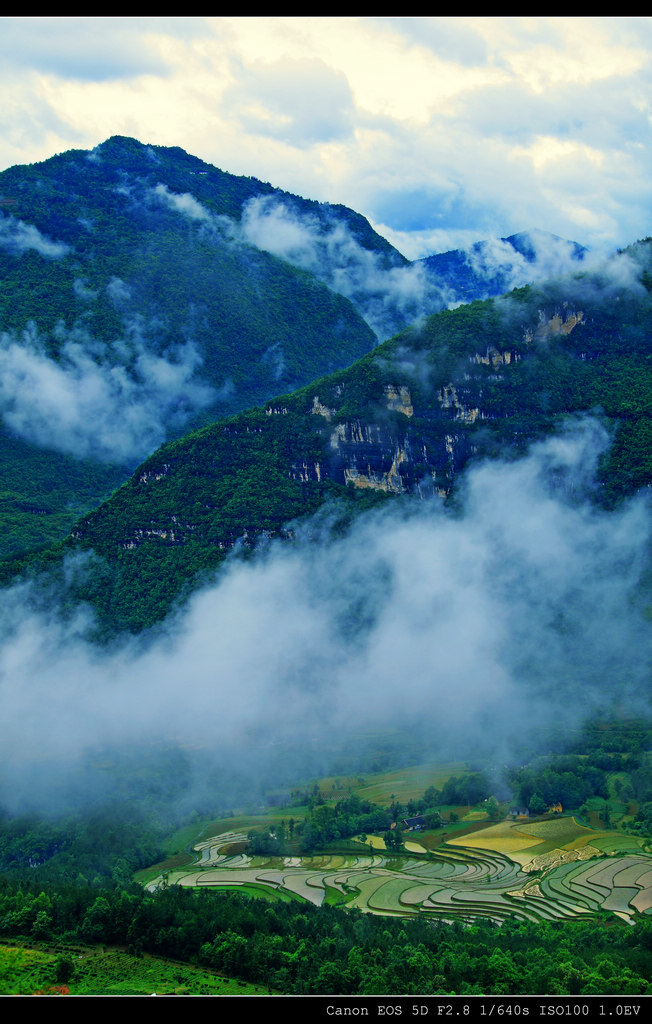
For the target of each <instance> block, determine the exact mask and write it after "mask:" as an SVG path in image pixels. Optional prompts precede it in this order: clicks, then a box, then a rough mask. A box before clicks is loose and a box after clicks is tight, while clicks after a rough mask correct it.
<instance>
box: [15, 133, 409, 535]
mask: <svg viewBox="0 0 652 1024" xmlns="http://www.w3.org/2000/svg"><path fill="white" fill-rule="evenodd" d="M264 200H266V201H272V200H273V202H274V203H276V204H278V203H281V202H282V203H283V204H284V208H287V209H290V208H292V209H293V210H296V211H297V215H298V214H299V213H300V214H301V216H303V217H304V219H305V218H309V219H310V222H311V223H316V224H319V225H322V227H323V230H324V231H326V230H327V229H329V230H330V226H331V225H333V224H335V223H336V224H337V225H339V226H340V227H341V229H342V230H345V233H346V235H347V238H349V239H351V240H353V241H352V244H353V243H355V245H356V246H357V247H358V248H359V249H360V251H364V252H366V253H368V254H369V255H370V257H371V254H373V259H374V261H375V263H376V264H377V265H378V266H380V267H393V266H396V265H401V264H403V263H405V262H406V261H405V260H404V259H403V257H401V256H400V254H399V253H397V252H396V250H394V249H393V248H392V247H391V246H390V245H389V243H387V242H386V241H385V240H384V239H382V238H381V237H380V236H379V235H377V234H376V233H375V232H374V231H373V230H372V229H371V227H370V225H369V224H368V222H367V221H366V220H365V219H364V218H363V217H361V216H360V215H359V214H356V213H355V212H354V211H352V210H347V209H346V208H344V207H341V206H339V207H331V206H329V205H328V204H319V203H313V202H310V201H308V200H303V199H300V198H299V197H297V196H291V195H289V194H287V193H283V192H281V191H280V190H278V189H275V188H273V187H272V186H271V185H267V184H265V183H263V182H260V181H257V180H255V179H252V178H244V177H237V176H235V175H231V174H227V173H225V172H223V171H220V170H218V169H217V168H215V167H211V166H210V165H208V164H205V163H203V162H202V161H201V160H198V159H197V158H195V157H192V156H189V155H188V154H187V153H185V152H184V151H183V150H180V149H166V148H164V147H151V146H145V145H142V144H141V143H139V142H136V141H135V140H133V139H127V138H119V137H115V138H111V139H109V140H108V141H107V142H105V143H103V144H102V145H100V146H98V147H97V148H96V149H94V150H93V151H91V152H85V151H72V152H68V153H64V154H62V155H60V156H57V157H53V158H52V159H50V160H46V161H45V162H43V163H41V164H35V165H31V166H24V167H12V168H10V169H8V170H6V171H4V172H3V173H2V174H0V209H1V210H2V212H1V213H0V275H1V280H2V288H1V289H0V331H1V332H2V333H1V335H0V412H1V413H2V419H3V421H4V422H3V427H2V431H1V432H0V449H1V450H0V470H1V469H2V466H3V465H4V466H6V470H7V471H6V472H3V473H2V476H1V478H0V493H1V494H2V497H1V499H0V501H1V502H2V504H1V508H2V510H3V511H4V510H6V511H7V515H8V516H9V517H10V518H9V519H8V520H5V522H6V523H7V524H9V523H10V524H11V526H12V528H13V529H12V530H11V531H9V530H7V529H5V530H3V531H2V535H3V538H4V539H3V541H2V544H1V547H2V550H4V552H5V553H10V552H11V551H12V550H20V549H21V548H26V547H31V546H33V544H34V543H37V542H38V541H39V540H40V541H43V542H46V541H47V540H49V539H52V538H54V537H56V536H61V535H62V525H63V524H66V525H68V526H69V525H70V524H71V523H72V522H73V521H74V518H75V517H76V515H79V514H80V512H82V511H83V510H85V509H87V508H89V507H92V505H94V504H96V503H97V502H98V501H99V500H100V499H101V497H103V496H105V495H106V494H107V493H110V491H111V490H112V489H113V488H114V487H115V486H116V485H117V483H118V482H119V481H120V480H124V479H125V476H126V475H127V473H126V472H125V467H130V468H133V466H134V465H136V464H137V463H138V462H139V461H140V460H141V459H142V458H143V457H144V456H145V455H147V454H148V453H149V452H150V451H152V450H154V449H155V448H156V447H157V446H158V445H159V444H160V443H161V442H162V441H163V440H165V439H166V438H169V437H171V436H178V435H179V434H180V433H183V432H184V431H185V430H186V429H189V428H190V427H192V426H197V425H198V424H200V423H202V422H210V421H211V420H212V419H214V418H215V417H216V416H217V415H221V414H224V413H228V412H233V411H235V410H238V409H242V408H246V407H248V406H249V405H251V404H255V403H259V402H261V401H264V400H265V399H266V398H269V397H270V396H271V395H273V394H275V393H277V392H278V391H279V390H286V389H293V388H295V387H297V386H299V385H301V384H304V383H307V382H308V381H309V380H311V379H312V378H313V377H314V376H316V375H319V374H322V373H325V372H328V371H330V370H333V369H335V368H337V367H342V366H345V365H348V364H349V363H350V362H352V361H353V360H354V359H356V358H357V357H359V356H360V355H362V354H363V353H364V352H367V351H369V350H370V349H371V348H372V347H373V346H374V345H375V344H376V340H377V339H376V336H375V335H374V333H373V332H372V330H371V329H370V328H369V326H368V325H367V324H366V323H365V322H364V320H363V318H362V317H361V315H360V314H359V313H358V312H357V311H356V310H355V308H354V307H353V305H352V304H351V302H350V301H349V300H348V299H347V298H345V297H343V296H341V295H339V294H337V293H336V292H334V291H333V290H332V289H330V288H329V287H327V286H325V285H324V284H322V283H321V282H320V281H319V280H318V279H317V278H316V277H315V276H314V275H313V274H311V273H310V272H309V271H306V270H301V269H297V268H296V267H294V266H292V265H291V264H290V263H288V262H287V261H286V260H284V259H280V258H279V257H277V256H275V255H273V254H272V253H270V252H268V251H264V250H263V249H260V248H258V247H257V246H256V245H255V244H253V243H251V242H249V241H248V240H247V235H246V232H245V230H244V228H243V227H242V221H243V216H244V214H243V211H244V212H245V213H246V211H247V210H248V209H250V207H251V204H252V202H254V201H255V202H258V203H261V202H262V201H264ZM247 223H248V224H249V230H250V232H251V231H253V227H252V224H253V221H252V218H251V216H250V217H249V220H248V221H247ZM44 450H45V451H47V452H49V453H51V456H50V457H51V459H52V472H51V474H50V475H49V478H48V474H47V473H46V475H45V477H44V476H43V472H42V470H43V462H44V460H43V454H42V453H43V451H44ZM19 477H22V480H20V481H19V480H18V479H17V478H19ZM62 479H64V480H66V481H67V483H66V485H65V486H64V487H63V489H62V488H61V485H60V481H61V480H62ZM34 510H35V511H34ZM10 534H11V538H12V539H10Z"/></svg>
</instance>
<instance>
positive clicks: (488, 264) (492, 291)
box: [418, 231, 588, 305]
mask: <svg viewBox="0 0 652 1024" xmlns="http://www.w3.org/2000/svg"><path fill="white" fill-rule="evenodd" d="M587 255H588V249H586V248H585V247H584V246H582V245H579V244H578V243H577V242H571V241H568V240H567V239H565V238H559V236H558V235H553V234H550V232H548V231H522V232H519V233H518V234H516V235H509V236H508V237H507V238H496V239H492V240H491V241H483V242H475V243H474V244H473V245H472V246H471V247H470V248H469V249H452V250H451V251H449V252H443V253H436V254H435V255H433V256H426V257H425V258H424V259H422V260H420V261H418V263H419V264H421V265H422V266H423V267H424V269H425V270H426V271H427V273H428V274H429V275H430V276H431V277H432V279H433V280H435V281H439V282H442V283H443V285H444V287H445V289H446V295H447V299H448V303H447V304H449V305H452V304H454V303H459V302H472V301H473V300H474V299H488V298H491V297H492V296H495V295H503V294H504V293H505V292H509V291H512V289H514V288H520V287H523V286H524V285H526V284H530V283H533V282H535V281H539V280H546V279H547V278H550V277H555V276H559V275H560V274H566V273H568V272H569V271H572V270H574V269H580V268H579V266H578V264H581V263H582V261H583V260H584V259H585V258H586V256H587Z"/></svg>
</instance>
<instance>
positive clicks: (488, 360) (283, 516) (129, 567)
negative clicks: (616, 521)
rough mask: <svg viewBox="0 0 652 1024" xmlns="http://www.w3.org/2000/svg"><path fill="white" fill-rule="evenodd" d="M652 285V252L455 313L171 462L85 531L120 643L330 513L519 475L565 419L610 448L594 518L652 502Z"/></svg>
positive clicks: (193, 444)
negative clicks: (193, 590)
mask: <svg viewBox="0 0 652 1024" xmlns="http://www.w3.org/2000/svg"><path fill="white" fill-rule="evenodd" d="M649 267H650V242H649V241H646V242H644V243H639V244H637V245H636V246H633V247H631V248H630V249H629V250H627V251H626V252H624V253H621V254H619V255H618V256H617V257H615V258H614V259H613V260H612V261H611V262H610V263H608V264H606V265H605V267H604V270H603V271H602V272H601V273H600V274H594V275H591V276H589V275H584V276H580V277H576V278H569V279H567V280H566V281H564V282H561V281H556V282H554V283H552V284H550V285H546V286H541V287H537V288H526V289H522V290H520V291H517V292H514V293H513V294H512V295H510V296H508V297H506V298H503V299H497V300H490V301H486V302H475V303H472V304H471V305H469V306H465V307H460V308H458V309H456V310H449V311H444V312H442V313H439V314H437V315H435V316H432V317H431V318H429V319H428V320H427V322H425V323H423V324H422V325H419V326H416V327H413V328H410V329H408V330H406V331H404V332H402V333H401V334H399V335H397V336H396V337H394V338H393V339H391V340H390V341H388V342H386V343H385V344H383V345H381V346H379V347H378V348H376V349H375V350H374V351H373V352H372V353H370V354H368V355H367V356H365V357H363V358H362V359H361V360H359V361H358V362H357V363H355V364H354V365H353V366H351V367H350V368H349V369H347V370H341V371H338V372H336V373H334V374H331V375H330V376H327V377H324V378H321V379H318V380H316V381H315V382H313V383H312V384H310V385H309V386H308V387H305V388H302V389H300V390H298V391H296V392H294V393H292V394H288V395H285V396H282V397H279V398H277V399H274V400H273V401H271V402H268V403H267V404H266V405H265V406H264V407H262V408H253V409H250V410H248V411H246V412H243V413H240V414H238V415H236V416H232V417H229V418H226V419H222V420H219V421H217V422H216V423H214V424H211V425H210V426H207V427H204V428H203V429H201V430H199V431H196V432H194V433H191V434H189V435H188V436H186V437H184V438H182V439H180V440H178V441H174V442H172V443H170V444H167V445H164V446H163V447H162V448H160V449H159V450H158V451H157V452H156V453H155V454H153V455H152V456H151V457H150V458H148V459H147V460H146V461H145V462H144V463H143V464H142V465H141V466H140V467H139V468H138V469H137V470H136V472H135V473H134V475H133V476H132V477H131V479H130V480H129V481H128V482H127V483H126V484H125V485H124V486H123V487H122V488H120V490H119V491H117V493H116V494H115V495H114V496H113V498H112V499H111V500H110V501H108V502H106V503H105V504H103V505H102V506H100V507H99V508H98V509H97V510H96V511H95V512H94V513H92V514H91V515H88V516H85V517H84V518H82V519H81V520H80V521H79V522H78V523H77V524H76V526H75V528H74V530H73V531H72V534H71V537H70V538H69V540H68V541H67V544H66V548H67V549H68V550H76V549H89V548H92V549H93V550H94V551H95V552H96V553H97V554H99V555H100V556H101V561H100V562H99V563H98V567H97V572H95V573H91V576H90V578H88V579H87V580H86V581H85V582H84V583H83V585H82V586H81V596H84V597H86V598H87V599H89V600H91V601H92V602H93V604H94V605H95V606H96V607H97V608H98V610H99V612H100V615H101V618H102V619H103V620H104V622H105V623H106V624H107V626H108V624H110V627H111V628H115V627H118V628H128V629H132V630H139V629H141V628H142V627H144V626H146V625H149V624H151V623H152V622H154V621H155V620H156V619H158V618H160V617H162V616H163V615H164V614H165V613H166V611H167V610H168V609H169V607H170V606H171V604H172V603H173V602H174V600H175V598H176V597H177V596H178V595H179V594H180V592H181V591H183V590H184V588H186V587H188V586H192V585H193V581H195V580H196V579H197V578H199V577H200V576H201V574H202V573H203V572H205V571H207V570H213V569H214V568H215V567H216V566H217V565H219V563H220V562H221V561H222V560H223V559H224V558H225V557H226V556H227V555H228V554H229V552H231V551H232V550H233V548H234V547H235V546H238V545H243V546H244V548H245V549H246V548H248V547H251V546H252V545H255V544H256V542H257V541H258V540H259V539H260V538H262V537H273V536H277V535H283V534H285V533H287V524H288V523H290V522H291V521H292V520H294V519H296V518H297V517H301V516H304V515H306V514H307V513H312V512H315V511H316V510H317V509H319V508H320V507H321V506H323V504H324V502H326V501H327V500H328V499H329V498H332V497H336V498H340V499H342V500H343V501H344V502H345V506H346V505H350V507H351V509H352V510H354V509H355V508H356V507H360V508H361V507H366V506H367V505H368V504H369V503H370V502H371V503H373V502H375V501H383V500H388V499H389V498H398V497H399V496H404V497H405V496H410V495H416V496H417V497H421V498H423V499H427V498H432V497H433V496H435V495H441V496H442V497H446V496H448V495H449V494H450V493H451V492H452V490H453V489H454V486H455V483H456V481H457V479H458V477H459V474H460V472H461V470H463V469H464V467H465V466H466V465H467V464H468V463H469V461H470V460H472V459H475V460H477V459H480V458H482V457H485V456H495V455H500V456H502V457H507V458H513V457H517V456H518V455H519V454H522V453H523V452H524V451H525V449H526V447H527V445H528V444H529V443H530V442H531V441H532V440H534V439H535V438H539V437H542V436H545V435H547V434H549V433H551V432H552V431H554V430H556V429H558V428H559V427H560V425H561V424H562V423H563V422H564V421H565V420H566V419H567V418H568V417H569V416H571V417H573V416H575V417H576V416H578V415H580V414H585V413H590V412H592V413H593V414H595V415H596V416H598V417H599V418H600V419H601V420H602V421H603V422H604V423H605V424H606V425H607V427H608V429H609V431H610V432H611V437H612V443H611V445H610V448H609V450H608V451H607V452H606V453H605V454H604V456H603V458H602V462H601V468H600V477H599V483H598V489H597V492H596V493H594V495H593V498H594V500H597V501H599V502H601V503H603V504H607V505H608V504H613V503H614V502H616V501H618V499H619V497H620V496H622V495H624V494H626V493H631V492H632V491H633V490H634V489H636V488H640V487H645V486H648V485H649V484H650V483H651V482H652V458H651V456H650V451H651V450H652V449H651V445H650V441H651V440H652V427H651V420H650V414H651V411H652V408H651V397H650V396H651V395H652V377H651V374H652V366H651V362H652V347H651V344H652V342H651V338H652V300H651V297H650V282H651V278H650V271H649ZM347 514H348V513H347ZM54 555H55V553H54V552H53V556H54ZM56 557H58V556H56Z"/></svg>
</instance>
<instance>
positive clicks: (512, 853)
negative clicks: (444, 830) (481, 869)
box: [446, 821, 544, 863]
mask: <svg viewBox="0 0 652 1024" xmlns="http://www.w3.org/2000/svg"><path fill="white" fill-rule="evenodd" d="M543 842H544V840H543V839H537V837H536V836H531V835H527V834H525V833H524V832H523V831H522V826H521V825H520V824H519V825H516V824H514V823H513V822H509V821H501V822H499V823H498V824H497V825H490V826H489V828H483V829H481V831H479V832H475V833H474V834H473V835H467V836H461V837H460V838H459V839H448V840H447V841H446V845H447V846H448V845H450V846H470V847H473V848H474V849H478V850H494V851H495V852H496V853H504V854H506V855H507V856H509V857H511V858H512V860H516V861H518V862H519V863H522V862H523V861H525V860H530V859H531V857H533V856H534V851H533V852H532V853H527V852H526V851H528V850H529V849H530V848H531V847H535V848H536V847H537V846H539V844H540V843H543ZM519 851H523V852H524V856H523V857H520V856H517V855H516V854H518V852H519Z"/></svg>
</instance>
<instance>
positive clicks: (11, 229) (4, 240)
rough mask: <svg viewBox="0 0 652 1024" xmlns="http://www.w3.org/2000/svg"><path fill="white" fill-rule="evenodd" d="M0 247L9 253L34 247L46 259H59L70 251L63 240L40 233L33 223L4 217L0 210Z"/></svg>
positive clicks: (20, 251)
mask: <svg viewBox="0 0 652 1024" xmlns="http://www.w3.org/2000/svg"><path fill="white" fill-rule="evenodd" d="M0 248H3V249H7V250H9V252H11V253H23V252H25V251H26V250H27V249H34V251H35V252H38V253H39V254H40V255H41V256H45V258H46V259H50V260H56V259H61V257H62V256H65V255H66V254H67V253H69V252H70V246H69V245H66V244H65V242H57V241H54V240H53V239H51V238H47V236H46V235H42V234H41V232H40V231H39V229H38V228H37V227H36V226H35V225H34V224H25V222H24V221H22V220H17V219H16V218H15V217H11V216H10V217H6V216H5V215H4V214H3V213H2V212H0Z"/></svg>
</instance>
